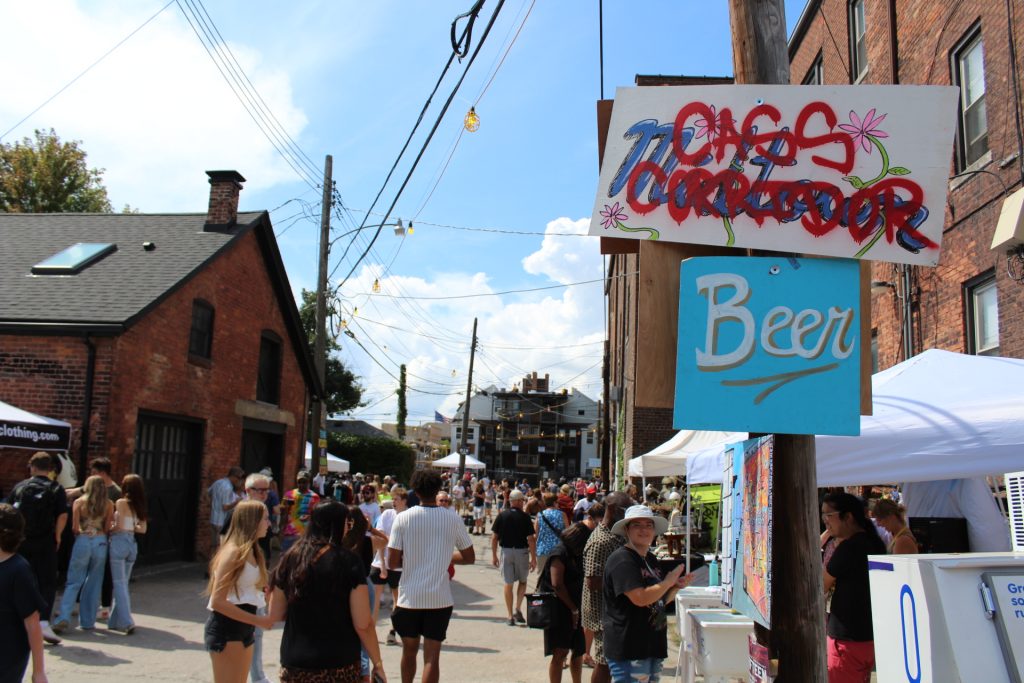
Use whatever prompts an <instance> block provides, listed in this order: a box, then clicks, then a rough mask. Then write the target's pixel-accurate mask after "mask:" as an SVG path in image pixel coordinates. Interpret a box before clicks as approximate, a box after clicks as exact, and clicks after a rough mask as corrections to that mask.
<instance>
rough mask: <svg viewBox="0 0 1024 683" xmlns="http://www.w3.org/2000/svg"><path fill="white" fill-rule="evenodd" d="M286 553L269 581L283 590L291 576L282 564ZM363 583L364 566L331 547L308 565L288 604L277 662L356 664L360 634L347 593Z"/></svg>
mask: <svg viewBox="0 0 1024 683" xmlns="http://www.w3.org/2000/svg"><path fill="white" fill-rule="evenodd" d="M289 555H291V554H289ZM289 555H285V557H284V558H283V559H282V561H281V565H279V566H278V568H277V570H276V571H275V572H274V586H275V587H279V588H282V589H283V590H285V593H286V594H287V593H288V590H287V588H286V586H288V585H289V583H290V582H291V581H292V577H291V571H290V570H291V567H290V566H286V562H287V560H288V558H289ZM293 559H294V558H293ZM365 585H366V571H365V569H363V563H362V562H361V561H360V560H359V558H358V557H357V556H356V555H354V554H353V553H351V552H349V551H347V550H344V549H342V548H337V547H334V546H331V547H330V549H329V550H327V552H325V553H324V554H323V556H321V557H320V559H319V560H317V561H316V562H315V563H314V564H313V566H312V567H311V568H310V569H309V575H308V576H307V577H306V580H305V581H304V582H303V590H302V593H301V594H300V595H296V596H294V597H293V598H292V600H291V601H290V602H289V603H288V613H287V615H286V616H285V622H284V633H283V634H282V636H281V665H282V666H290V667H296V668H300V669H335V668H339V667H342V666H348V665H350V664H355V663H358V662H359V648H360V642H359V634H358V633H356V630H355V627H354V626H352V613H351V610H350V609H349V598H350V597H351V593H352V591H353V590H355V589H356V588H358V587H359V586H365Z"/></svg>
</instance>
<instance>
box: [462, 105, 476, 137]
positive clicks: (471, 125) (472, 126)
mask: <svg viewBox="0 0 1024 683" xmlns="http://www.w3.org/2000/svg"><path fill="white" fill-rule="evenodd" d="M462 125H464V126H465V127H466V130H468V131H469V132H470V133H475V132H477V131H478V130H480V115H479V114H477V113H476V107H470V108H469V111H468V112H466V118H464V119H462Z"/></svg>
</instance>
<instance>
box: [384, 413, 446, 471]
mask: <svg viewBox="0 0 1024 683" xmlns="http://www.w3.org/2000/svg"><path fill="white" fill-rule="evenodd" d="M380 428H381V429H382V430H384V431H385V432H387V433H388V434H389V435H390V436H391V437H392V438H394V439H397V438H398V425H397V424H396V423H394V422H385V423H384V424H382V425H381V426H380ZM450 432H451V426H450V425H449V424H447V423H444V422H424V423H422V424H419V425H406V426H405V442H406V443H408V444H411V445H412V446H413V447H414V448H415V449H416V468H417V469H422V468H423V467H425V466H426V465H427V464H428V463H430V461H431V460H434V459H436V458H438V457H443V456H445V455H448V452H449V451H448V448H449V438H450Z"/></svg>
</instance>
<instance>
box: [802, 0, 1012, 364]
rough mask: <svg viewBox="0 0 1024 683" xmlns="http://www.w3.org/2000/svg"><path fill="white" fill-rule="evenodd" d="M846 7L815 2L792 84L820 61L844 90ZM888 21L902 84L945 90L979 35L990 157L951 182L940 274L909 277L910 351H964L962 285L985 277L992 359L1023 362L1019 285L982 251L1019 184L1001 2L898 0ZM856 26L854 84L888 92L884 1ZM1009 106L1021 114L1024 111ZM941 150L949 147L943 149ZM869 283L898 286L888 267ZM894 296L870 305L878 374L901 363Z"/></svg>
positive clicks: (837, 0)
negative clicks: (863, 70)
mask: <svg viewBox="0 0 1024 683" xmlns="http://www.w3.org/2000/svg"><path fill="white" fill-rule="evenodd" d="M1011 4H1012V5H1013V11H1014V12H1015V13H1016V16H1017V18H1018V22H1017V25H1016V27H1015V29H1016V33H1017V35H1016V37H1015V40H1016V42H1017V45H1018V46H1019V45H1020V44H1021V28H1020V20H1021V18H1022V17H1024V0H1012V2H1011ZM847 6H848V3H847V2H846V0H822V2H821V6H820V10H819V12H818V13H817V14H816V16H814V17H813V18H812V20H811V24H810V26H809V28H808V30H807V32H806V34H805V35H804V37H803V39H802V40H801V42H800V44H799V45H798V46H797V49H796V51H795V53H794V54H793V56H792V60H791V64H792V69H791V77H792V81H793V82H794V83H799V82H801V81H802V80H803V78H804V76H805V75H806V73H807V69H808V68H809V67H810V65H811V64H812V62H813V60H814V59H815V58H816V57H817V56H818V55H819V54H820V55H821V56H822V66H823V71H824V80H825V82H826V83H848V82H849V77H848V76H847V69H848V64H849V48H848V45H849V32H848V31H849V27H848V20H847ZM896 22H897V27H898V54H899V73H898V77H899V82H900V83H901V84H903V85H911V84H934V85H950V84H951V82H952V77H951V73H950V58H951V55H952V54H953V52H954V50H955V48H956V46H957V44H958V43H959V42H960V41H961V39H962V38H964V36H966V35H967V34H968V33H969V32H970V31H971V30H972V28H973V27H974V26H976V25H980V26H981V36H982V41H983V43H984V55H985V101H986V108H987V118H988V143H989V150H990V157H989V158H988V159H987V160H985V159H983V160H982V161H981V162H979V163H978V164H976V165H975V166H973V167H972V170H974V169H977V170H984V171H987V172H988V173H980V174H976V175H971V176H969V177H966V178H961V179H956V180H952V181H951V182H950V193H949V201H948V204H947V206H946V215H945V228H944V235H943V244H942V257H941V260H940V262H939V265H938V266H937V267H935V268H920V267H917V268H913V269H912V287H911V296H912V301H913V329H914V337H915V339H914V341H915V344H914V351H915V353H919V352H921V351H922V350H925V349H929V348H942V349H947V350H950V351H959V352H966V351H968V345H967V336H966V326H967V321H966V314H965V310H966V309H965V305H966V302H965V290H964V285H965V283H966V282H968V281H969V280H971V279H972V278H974V277H976V276H978V275H981V274H983V273H986V272H990V271H992V272H994V274H995V278H996V288H997V291H998V301H999V328H1000V353H1001V355H1004V356H1013V357H1024V316H1022V315H1021V314H1022V313H1024V285H1021V284H1019V283H1015V282H1013V281H1011V280H1010V279H1009V278H1008V277H1007V275H1006V267H1005V257H1004V255H1003V254H999V253H996V252H992V251H990V250H989V245H990V244H991V241H992V234H993V231H994V229H995V224H996V221H997V219H998V216H999V209H1000V206H1001V202H1002V198H1003V191H1004V185H1005V187H1007V188H1008V189H1009V190H1010V191H1013V189H1015V188H1016V187H1019V186H1020V183H1021V170H1020V166H1019V164H1018V163H1017V162H1014V161H1009V160H1010V158H1011V157H1012V156H1013V155H1014V154H1021V153H1024V150H1020V149H1019V148H1018V141H1017V130H1016V125H1015V118H1014V99H1013V98H1014V94H1013V87H1012V83H1011V70H1010V61H1009V47H1008V45H1009V40H1010V35H1009V29H1008V24H1007V15H1006V3H1005V1H1004V0H974V1H965V2H959V3H948V2H939V1H938V0H897V2H896ZM865 25H866V27H867V41H868V64H869V66H868V73H867V74H866V76H865V78H864V80H863V81H862V82H863V83H869V84H884V83H891V82H892V68H891V65H892V61H891V48H890V39H889V33H890V31H889V26H890V9H889V2H888V0H866V1H865ZM829 29H831V34H830V32H829ZM833 39H834V41H833ZM1020 52H1021V50H1020V49H1019V48H1018V61H1019V62H1020V63H1019V64H1018V73H1021V72H1024V61H1022V59H1021V57H1022V56H1021V54H1020ZM1022 85H1024V84H1022ZM1017 105H1018V106H1021V107H1024V102H1018V103H1017ZM937 142H940V141H937ZM941 143H942V144H948V142H946V141H941ZM951 150H952V147H951ZM1004 162H1005V163H1004ZM1001 166H1003V167H1002V168H1001ZM954 173H956V169H955V165H954V159H953V155H952V154H951V155H950V168H949V174H950V176H952V175H953V174H954ZM990 173H991V174H995V175H996V176H998V178H999V179H998V180H997V178H995V177H992V175H990ZM1000 181H1001V182H1000ZM873 279H875V280H883V281H888V282H893V283H897V282H898V279H899V278H898V274H897V273H896V272H895V269H894V267H893V265H892V264H888V263H876V264H874V266H873ZM896 294H897V291H894V290H886V291H884V292H881V293H876V294H873V296H872V306H873V310H872V324H873V326H874V328H875V330H876V332H877V338H878V351H879V353H878V355H879V367H880V368H886V367H889V366H891V365H893V364H895V363H898V362H900V361H902V360H904V354H903V351H902V333H901V316H902V309H901V306H900V302H899V300H898V299H897V296H896Z"/></svg>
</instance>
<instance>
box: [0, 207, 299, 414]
mask: <svg viewBox="0 0 1024 683" xmlns="http://www.w3.org/2000/svg"><path fill="white" fill-rule="evenodd" d="M206 220H207V214H205V213H194V214H82V213H59V214H58V213H54V214H25V213H0V332H16V333H22V334H24V333H38V334H74V333H91V334H117V333H119V332H121V331H122V330H124V329H125V328H127V327H129V326H130V325H131V324H132V323H133V322H135V321H136V320H137V319H139V318H140V317H141V316H143V315H144V314H145V313H146V312H147V311H148V310H149V309H151V308H153V307H154V306H156V305H157V304H158V303H160V301H162V300H163V299H164V298H165V297H167V296H168V295H170V294H171V293H172V292H174V291H175V290H176V289H177V288H178V287H179V286H181V285H182V284H184V283H185V282H186V281H187V280H188V279H189V278H191V277H192V276H193V275H195V274H196V273H198V272H199V270H200V269H201V268H202V267H203V266H205V265H206V264H207V263H208V262H209V261H210V260H212V259H213V258H215V257H216V256H217V255H218V254H219V253H220V252H221V251H222V250H224V249H226V248H227V247H228V246H229V245H230V244H231V243H232V242H234V241H235V240H236V239H239V238H240V237H242V236H243V235H245V234H247V233H249V232H250V231H254V232H255V233H256V238H257V241H258V243H259V246H260V250H261V252H262V253H263V256H264V259H265V262H266V264H267V272H268V275H269V277H270V280H271V282H272V284H273V286H274V290H275V292H276V293H277V295H278V299H279V305H280V307H281V312H282V315H283V316H284V318H285V322H286V324H287V326H288V328H289V330H288V332H289V337H290V338H291V341H292V345H293V347H294V348H295V350H296V353H297V355H298V356H299V365H300V366H301V367H302V369H303V374H304V375H305V376H306V382H307V385H308V386H309V387H310V390H311V391H312V393H313V394H314V395H317V394H319V382H318V381H317V379H316V371H315V368H314V366H313V363H312V359H311V357H310V354H309V345H308V343H307V342H306V339H305V333H304V332H303V330H302V325H301V322H300V321H299V317H298V309H297V308H296V307H295V301H294V298H293V296H292V292H291V289H290V287H289V285H288V276H287V274H286V273H285V270H284V263H283V262H282V260H281V253H280V251H279V250H278V248H277V241H276V240H275V239H274V233H273V229H272V227H271V224H270V218H269V216H268V214H267V212H266V211H258V212H247V213H242V212H240V213H239V214H238V220H237V223H236V224H235V225H234V226H232V227H231V228H230V229H227V230H224V229H220V228H223V227H224V226H217V228H218V229H216V230H209V231H206V230H204V227H205V226H206ZM77 242H105V243H114V244H116V245H117V250H116V251H114V252H113V253H110V254H107V255H106V256H104V257H103V258H101V259H100V260H98V261H96V262H94V263H92V264H91V265H89V266H87V267H85V268H84V269H83V270H81V271H80V272H78V273H77V274H75V275H34V274H33V273H32V266H34V265H36V264H37V263H39V262H40V261H43V260H44V259H47V258H49V257H50V256H53V255H54V254H56V253H58V252H60V251H62V250H64V249H66V248H67V247H70V246H71V245H73V244H75V243H77ZM145 242H152V243H153V245H155V248H154V249H152V250H150V251H147V250H146V249H144V248H143V243H145Z"/></svg>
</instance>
